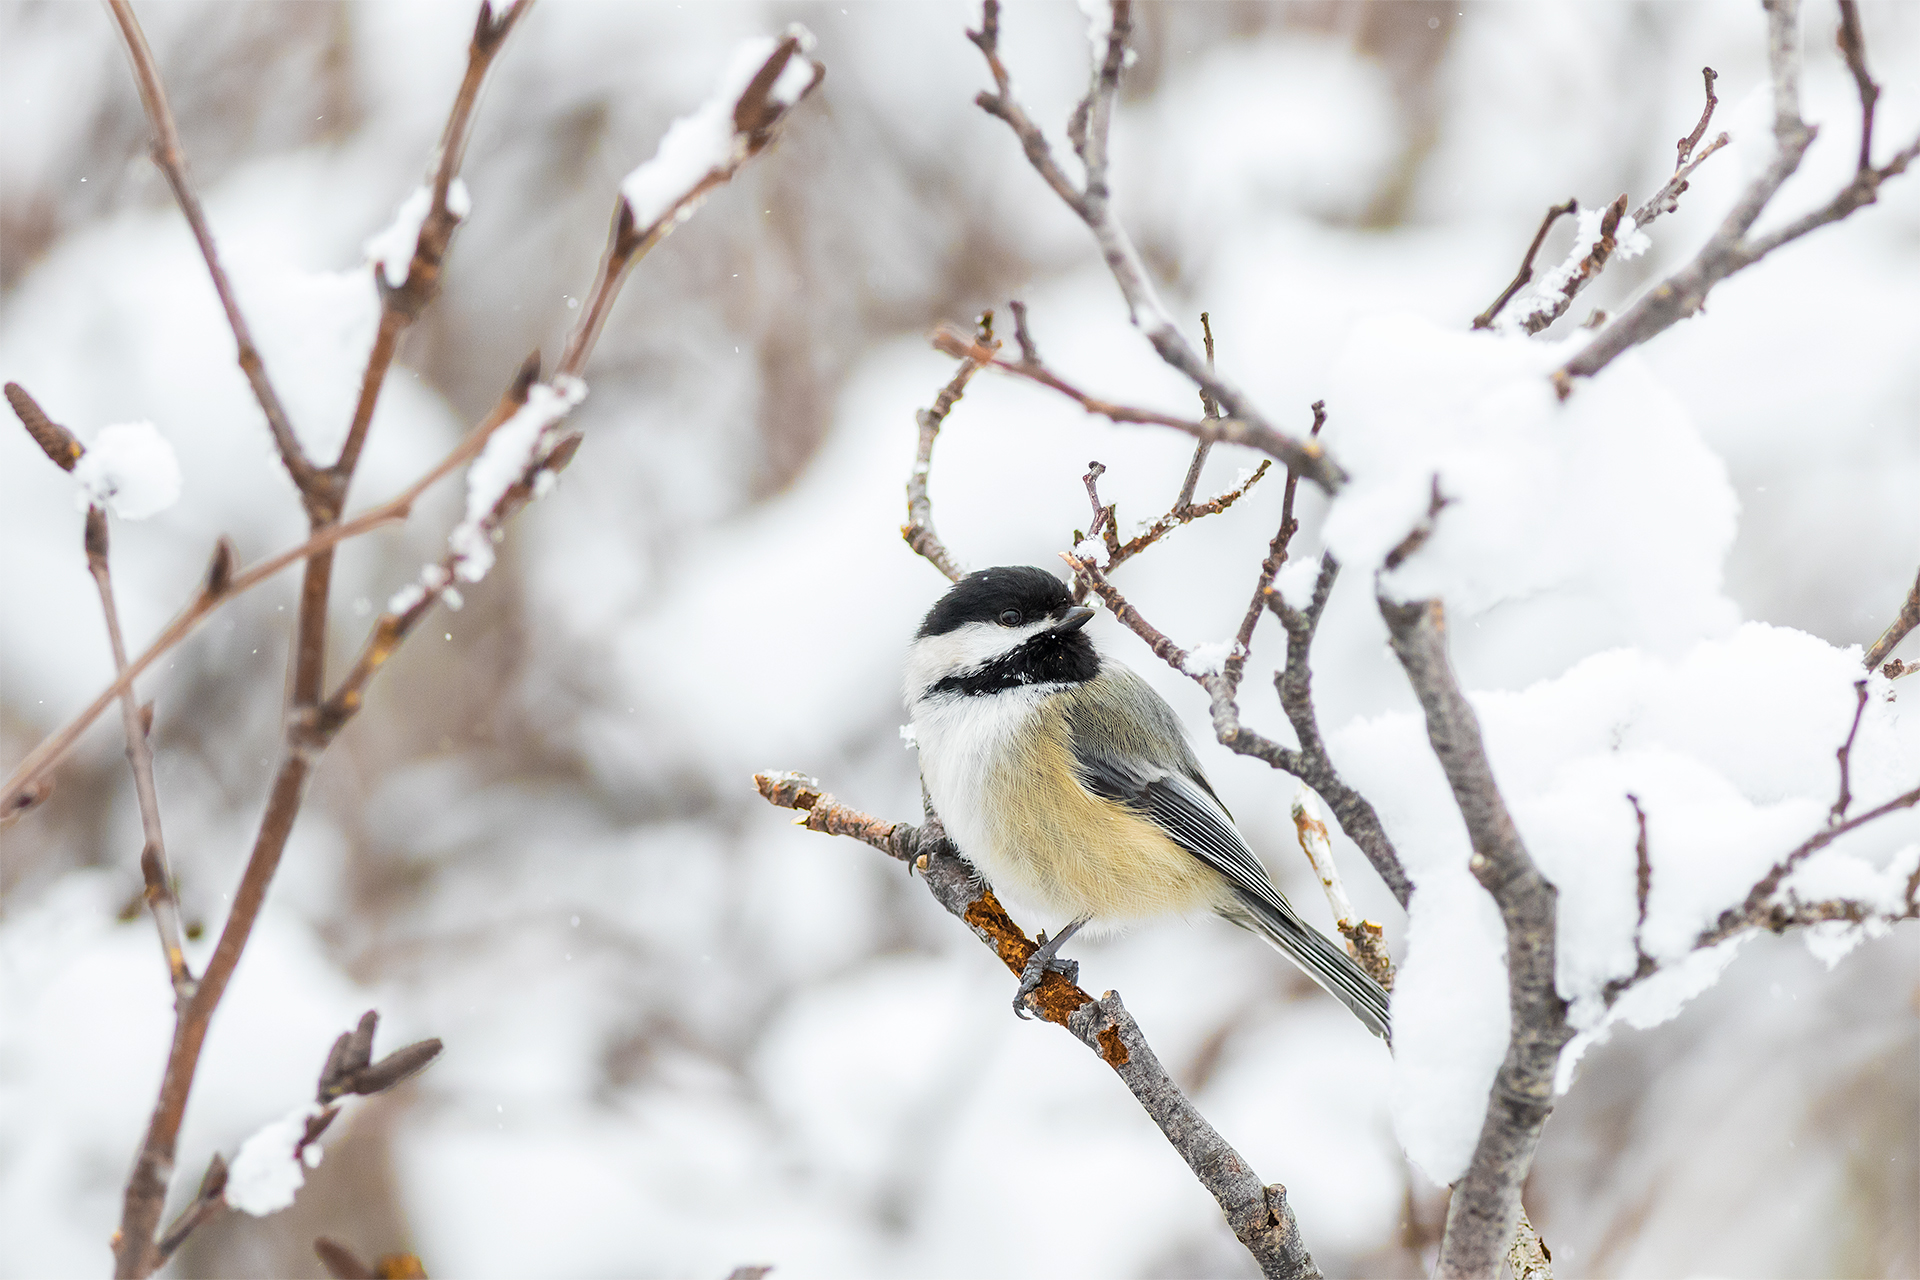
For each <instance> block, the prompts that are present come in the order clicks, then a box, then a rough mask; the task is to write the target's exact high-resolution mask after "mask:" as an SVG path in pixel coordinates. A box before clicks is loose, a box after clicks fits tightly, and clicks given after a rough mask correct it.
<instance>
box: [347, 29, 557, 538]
mask: <svg viewBox="0 0 1920 1280" xmlns="http://www.w3.org/2000/svg"><path fill="white" fill-rule="evenodd" d="M532 7H533V0H514V3H513V4H511V5H509V6H508V7H507V11H506V12H505V13H503V14H501V15H500V16H499V17H498V18H495V17H494V16H493V10H492V8H491V6H489V5H487V4H482V5H481V6H480V12H479V16H478V17H477V18H476V19H475V22H474V28H473V37H472V39H471V40H469V41H468V44H467V70H466V74H465V75H464V76H462V77H461V80H460V88H459V90H458V91H457V92H456V93H455V94H454V98H453V107H452V108H451V110H449V111H448V113H447V123H446V127H445V128H443V129H442V130H441V133H440V142H439V145H438V146H437V147H435V148H434V157H433V164H432V167H431V178H430V186H429V190H430V191H431V192H432V195H431V197H430V202H429V205H428V208H427V216H426V217H425V219H423V220H422V221H421V223H420V233H419V235H418V236H416V237H415V239H414V247H413V258H412V260H411V261H410V262H409V263H408V264H407V277H406V279H405V280H404V281H403V282H402V283H401V284H400V285H398V286H397V287H396V286H393V285H389V284H388V283H387V274H386V270H385V266H386V264H385V263H379V262H376V263H374V264H373V268H374V277H373V278H374V284H375V285H376V286H377V287H378V289H379V291H380V328H379V330H378V332H376V333H375V335H374V340H373V348H372V350H371V351H370V352H369V353H368V355H367V367H366V370H365V372H363V373H362V374H361V375H360V398H359V400H358V401H357V402H356V403H355V405H354V409H353V421H352V422H351V423H349V424H348V427H347V436H346V441H345V443H344V444H343V445H342V446H341V448H340V456H339V457H338V458H337V459H336V460H335V461H334V463H333V465H332V467H331V470H332V472H333V474H334V476H335V478H336V479H337V480H338V481H339V491H338V493H337V494H336V495H335V497H336V500H337V501H342V502H343V501H345V499H346V486H347V483H348V482H349V481H350V480H351V478H352V476H353V472H354V469H355V468H356V467H357V466H358V464H359V460H360V451H361V449H362V447H364V445H365V444H366V439H367V429H368V428H369V427H370V426H371V425H372V423H373V411H374V407H375V405H376V404H377V403H378V401H379V398H380V390H381V388H382V387H383V386H384V385H385V383H386V377H387V372H388V370H389V369H390V368H391V367H392V364H393V357H394V355H395V353H396V352H397V351H398V350H399V347H400V337H401V335H402V334H404V333H405V332H406V330H407V328H408V326H410V325H411V324H412V323H413V322H414V321H415V320H417V319H418V318H419V317H420V315H421V314H422V313H423V312H424V311H425V310H426V308H427V305H428V303H430V302H431V301H432V300H433V297H434V295H435V294H436V293H437V292H438V291H439V287H440V269H441V264H442V262H443V261H444V260H445V258H446V254H447V247H448V245H449V244H450V243H451V241H452V239H453V233H454V230H455V229H456V228H457V227H458V226H459V225H460V216H461V215H459V214H457V213H455V212H454V211H453V209H452V207H451V204H450V203H449V193H450V192H451V191H452V190H453V183H454V179H455V178H456V177H457V176H458V175H459V172H460V165H461V163H462V161H463V159H464V158H465V156H466V151H467V139H468V138H469V137H470V136H471V135H472V131H473V129H472V126H473V116H474V107H475V106H476V105H478V103H479V101H480V87H481V85H482V83H483V82H484V81H485V80H486V76H487V72H488V70H489V69H490V68H491V67H492V66H493V60H494V57H495V56H496V55H497V54H498V53H499V52H500V50H501V48H502V47H504V46H505V44H506V40H507V36H508V35H510V34H511V33H512V31H513V28H514V25H515V24H516V23H518V22H519V21H520V19H521V18H522V17H523V16H525V14H526V12H527V10H529V9H531V8H532Z"/></svg>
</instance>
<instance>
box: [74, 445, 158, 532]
mask: <svg viewBox="0 0 1920 1280" xmlns="http://www.w3.org/2000/svg"><path fill="white" fill-rule="evenodd" d="M73 478H74V481H75V482H76V483H77V484H78V485H79V486H80V489H79V492H78V493H76V494H74V503H75V505H76V506H78V507H79V508H80V509H81V510H82V511H85V510H86V509H87V508H88V507H90V506H94V507H110V508H111V509H112V511H113V514H115V515H117V516H119V517H120V518H121V519H123V520H144V519H146V518H147V517H148V516H151V515H158V514H159V513H160V512H162V511H165V510H166V509H167V508H168V507H170V506H172V505H173V504H174V502H175V501H176V500H178V499H179V497H180V462H179V460H178V459H177V458H175V457H174V456H173V446H172V445H170V444H168V443H167V438H166V437H165V436H163V435H161V434H160V429H159V428H158V427H156V426H154V425H153V424H152V423H151V422H122V423H116V424H115V425H113V426H110V427H102V428H101V429H100V434H99V435H98V436H95V437H94V441H93V443H92V444H91V445H89V446H87V451H86V453H84V454H83V455H81V458H80V461H78V462H76V463H75V464H74V466H73Z"/></svg>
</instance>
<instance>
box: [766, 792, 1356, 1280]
mask: <svg viewBox="0 0 1920 1280" xmlns="http://www.w3.org/2000/svg"><path fill="white" fill-rule="evenodd" d="M753 781H754V786H755V787H756V788H758V790H759V792H760V794H761V795H762V796H763V797H765V798H766V800H767V801H768V802H769V803H771V804H774V805H777V806H779V807H780V808H783V809H796V810H798V811H800V813H801V814H802V815H803V816H802V817H801V818H799V819H798V820H797V822H798V825H800V826H804V827H806V828H807V829H808V830H810V831H820V832H825V833H827V834H829V835H844V836H850V837H852V838H853V839H856V840H860V841H862V842H864V843H866V844H869V845H872V846H873V847H874V848H876V849H878V850H880V851H881V852H882V853H885V854H886V855H887V856H888V857H891V858H894V859H896V860H898V861H900V862H904V863H906V864H907V866H908V867H909V868H910V869H911V870H913V871H918V872H919V873H920V877H921V879H922V880H923V881H924V882H925V883H926V886H927V889H928V891H929V892H931V893H932V894H933V896H934V899H935V901H937V902H939V904H940V905H941V906H942V907H945V908H946V910H947V911H948V913H949V914H951V915H953V916H955V917H957V918H958V919H959V920H961V921H962V922H964V923H965V924H966V925H967V927H968V928H970V929H972V930H973V933H974V936H975V937H977V938H979V939H980V940H981V941H982V942H984V943H985V944H986V945H987V946H989V947H991V948H992V949H993V951H994V954H996V955H998V956H999V957H1000V961H1001V963H1002V964H1004V965H1006V966H1007V968H1008V969H1009V970H1011V971H1012V972H1013V973H1014V974H1016V975H1017V974H1020V973H1021V972H1022V971H1023V970H1024V969H1025V967H1026V963H1027V961H1028V959H1029V958H1030V957H1031V956H1032V955H1033V953H1034V951H1035V950H1036V949H1037V946H1038V944H1036V943H1035V942H1033V941H1032V940H1031V939H1029V938H1028V937H1027V936H1026V933H1025V932H1024V931H1022V930H1021V928H1020V927H1019V926H1018V925H1016V924H1015V923H1014V922H1013V920H1012V918H1011V917H1009V916H1008V915H1007V913H1006V910H1005V909H1004V908H1003V907H1002V906H1001V905H1000V902H999V900H998V899H997V898H995V897H994V894H993V890H992V889H990V888H988V887H987V886H985V885H984V884H982V883H981V881H980V878H979V875H978V873H977V872H975V871H974V869H973V866H972V864H970V863H968V862H967V860H966V859H964V858H962V857H961V856H960V854H959V852H958V851H957V850H955V849H954V847H953V845H952V843H951V842H949V841H948V840H947V838H946V833H945V832H944V831H943V830H941V829H940V827H939V826H938V821H937V818H936V817H934V816H932V815H930V816H929V821H928V824H927V825H926V826H923V827H915V826H912V825H910V824H908V823H904V822H887V821H884V820H882V819H879V818H875V817H872V816H870V815H868V814H865V813H861V812H859V811H858V810H855V809H849V808H847V807H846V806H845V805H843V804H841V803H840V802H839V801H837V800H835V799H834V798H833V797H832V796H831V795H829V794H828V793H827V792H825V791H824V790H822V789H821V787H820V784H819V783H818V782H817V781H815V780H814V779H812V778H809V777H806V776H804V775H802V774H797V773H760V774H755V775H754V779H753ZM1030 1007H1031V1008H1032V1009H1033V1011H1034V1012H1035V1013H1037V1014H1038V1015H1039V1016H1040V1017H1041V1018H1043V1019H1045V1020H1046V1021H1048V1022H1054V1023H1058V1024H1059V1025H1060V1026H1063V1027H1065V1028H1066V1029H1067V1030H1069V1031H1071V1032H1072V1033H1073V1034H1074V1035H1075V1036H1076V1037H1078V1038H1079V1040H1080V1041H1081V1043H1083V1044H1085V1045H1086V1046H1087V1047H1088V1048H1089V1049H1092V1050H1093V1051H1094V1052H1095V1053H1097V1054H1099V1055H1100V1060H1101V1061H1102V1062H1104V1063H1106V1064H1107V1065H1108V1066H1109V1067H1111V1068H1113V1071H1114V1074H1116V1075H1118V1076H1119V1077H1120V1079H1121V1081H1122V1083H1124V1084H1125V1085H1126V1086H1127V1089H1128V1090H1129V1091H1130V1092H1131V1093H1132V1094H1133V1096H1134V1097H1135V1098H1136V1099H1137V1100H1138V1101H1139V1103H1140V1105H1141V1107H1142V1108H1143V1109H1144V1110H1145V1111H1146V1113H1147V1114H1148V1115H1149V1116H1150V1117H1152V1119H1153V1122H1154V1123H1155V1124H1156V1125H1158V1126H1159V1127H1160V1131H1161V1133H1163V1134H1165V1135H1166V1138H1167V1141H1168V1142H1169V1143H1171V1144H1172V1145H1173V1148H1174V1150H1175V1151H1177V1152H1179V1153H1180V1157H1181V1158H1182V1159H1183V1160H1185V1161H1186V1162H1187V1167H1188V1168H1190V1169H1192V1170H1193V1174H1194V1177H1196V1178H1197V1179H1199V1181H1200V1184H1201V1185H1202V1186H1204V1187H1205V1188H1206V1189H1207V1191H1208V1192H1209V1193H1211V1194H1212V1196H1213V1198H1214V1200H1215V1201H1216V1202H1218V1204H1219V1205H1220V1210H1221V1212H1222V1213H1223V1214H1225V1215H1226V1219H1227V1225H1228V1226H1230V1227H1231V1228H1232V1229H1233V1233H1234V1236H1235V1237H1236V1238H1237V1239H1238V1240H1239V1241H1240V1243H1241V1244H1243V1245H1245V1246H1246V1248H1247V1251H1248V1252H1249V1253H1251V1254H1252V1255H1253V1257H1254V1261H1255V1262H1257V1263H1258V1264H1259V1266H1260V1271H1261V1274H1262V1275H1265V1276H1269V1277H1276V1278H1277V1277H1297V1278H1298V1280H1315V1278H1317V1277H1319V1276H1320V1270H1319V1268H1318V1267H1316V1266H1315V1265H1314V1263H1313V1259H1312V1257H1311V1256H1309V1254H1308V1253H1307V1250H1306V1246H1305V1244H1304V1243H1303V1242H1302V1241H1301V1239H1300V1227H1299V1224H1298V1223H1297V1222H1296V1221H1295V1220H1294V1216H1293V1209H1292V1206H1291V1205H1289V1204H1288V1203H1287V1198H1286V1189H1285V1188H1284V1187H1281V1186H1279V1185H1272V1186H1265V1185H1262V1184H1261V1182H1260V1179H1259V1178H1258V1177H1257V1176H1256V1175H1255V1174H1254V1172H1253V1170H1252V1168H1251V1167H1249V1166H1248V1164H1247V1162H1246V1161H1245V1160H1244V1159H1243V1158H1241V1156H1240V1154H1239V1152H1237V1151H1235V1150H1234V1149H1233V1147H1232V1146H1230V1145H1229V1144H1228V1143H1227V1141H1226V1139H1224V1138H1222V1137H1221V1136H1220V1133H1219V1131H1218V1130H1216V1129H1215V1128H1214V1127H1213V1126H1212V1125H1211V1124H1209V1123H1208V1122H1207V1119H1206V1117H1205V1116H1203V1115H1201V1114H1200V1112H1199V1111H1198V1110H1196V1109H1195V1107H1194V1105H1193V1103H1192V1102H1190V1101H1189V1100H1188V1099H1187V1097H1186V1095H1185V1094H1183V1093H1181V1092H1180V1088H1179V1086H1177V1085H1175V1084H1174V1083H1173V1081H1172V1079H1171V1078H1169V1077H1168V1075H1167V1073H1166V1070H1165V1068H1163V1067H1162V1066H1161V1065H1160V1060H1159V1059H1158V1058H1157V1057H1156V1056H1155V1055H1154V1053H1153V1050H1152V1049H1151V1048H1150V1047H1149V1046H1148V1044H1147V1041H1146V1037H1145V1035H1144V1034H1143V1033H1142V1032H1141V1030H1140V1027H1139V1025H1138V1024H1137V1023H1135V1022H1134V1020H1133V1015H1131V1014H1130V1013H1128V1012H1127V1010H1126V1008H1125V1006H1124V1005H1122V1004H1121V1002H1120V997H1119V995H1118V994H1116V993H1114V992H1111V991H1109V992H1108V993H1107V994H1106V995H1104V996H1102V997H1101V998H1100V999H1098V1000H1095V999H1094V998H1093V997H1092V996H1090V995H1088V994H1087V993H1086V992H1085V991H1082V990H1081V989H1080V988H1079V987H1078V986H1076V985H1074V984H1073V983H1071V982H1069V981H1067V979H1066V978H1065V977H1063V976H1062V975H1060V974H1059V973H1056V972H1054V971H1052V970H1048V971H1047V973H1046V974H1045V975H1044V976H1043V977H1042V979H1041V983H1040V987H1039V989H1038V990H1037V991H1036V992H1035V993H1034V995H1033V997H1032V1003H1031V1005H1030Z"/></svg>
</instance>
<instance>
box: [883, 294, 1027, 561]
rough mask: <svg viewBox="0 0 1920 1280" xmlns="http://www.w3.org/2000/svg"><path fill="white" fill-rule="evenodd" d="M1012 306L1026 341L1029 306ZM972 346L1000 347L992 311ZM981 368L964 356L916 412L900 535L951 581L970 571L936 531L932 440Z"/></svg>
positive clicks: (982, 319)
mask: <svg viewBox="0 0 1920 1280" xmlns="http://www.w3.org/2000/svg"><path fill="white" fill-rule="evenodd" d="M1013 306H1014V308H1015V309H1014V317H1015V321H1016V323H1017V324H1018V326H1019V332H1020V335H1021V340H1022V342H1023V344H1024V343H1025V342H1026V341H1027V338H1026V308H1025V307H1024V306H1023V305H1022V304H1021V303H1018V302H1016V303H1014V304H1013ZM973 346H974V347H977V348H980V349H982V350H986V351H988V352H992V351H997V350H999V349H1000V343H999V341H998V340H997V339H995V338H994V336H993V312H991V311H987V312H983V313H981V316H980V323H979V325H978V327H977V329H976V330H975V333H974V342H973ZM979 371H980V362H979V361H977V360H975V359H973V358H972V357H971V356H962V357H961V358H960V367H959V368H958V369H955V370H954V371H953V377H952V378H951V379H949V380H948V382H947V385H946V386H944V387H942V388H941V389H940V394H939V395H937V396H935V397H934V399H933V405H932V406H931V407H930V408H926V409H921V410H920V411H919V412H917V413H915V414H914V421H915V422H916V423H917V424H918V426H919V428H920V445H919V448H918V449H917V450H916V451H915V453H914V455H913V471H912V473H911V474H909V475H908V477H907V522H906V523H905V524H903V525H901V526H900V536H901V537H902V538H905V539H906V540H907V545H908V546H910V547H912V548H913V549H914V550H915V551H916V552H918V553H919V554H920V555H921V556H924V557H925V558H926V559H927V561H928V562H929V563H930V564H932V565H933V567H934V568H936V569H938V570H939V571H940V572H941V573H944V574H946V575H947V581H949V582H958V581H959V580H960V579H961V578H962V577H964V576H965V575H966V572H967V571H966V570H965V569H964V568H962V567H961V566H960V563H959V561H957V560H955V559H954V558H953V554H952V553H951V552H949V551H948V550H947V545H946V544H945V543H944V542H942V541H940V535H939V534H937V533H935V532H934V529H933V499H932V498H931V497H929V496H928V494H927V478H928V476H929V474H930V473H931V472H932V470H933V442H934V441H935V440H937V439H938V438H939V436H940V427H941V425H942V424H943V423H945V422H946V420H947V415H948V414H949V413H952V412H953V406H954V405H956V404H958V403H959V401H960V397H961V395H963V394H964V393H965V392H966V389H967V383H969V382H971V381H973V375H974V374H976V373H978V372H979Z"/></svg>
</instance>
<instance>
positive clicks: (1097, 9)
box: [1080, 0, 1113, 67]
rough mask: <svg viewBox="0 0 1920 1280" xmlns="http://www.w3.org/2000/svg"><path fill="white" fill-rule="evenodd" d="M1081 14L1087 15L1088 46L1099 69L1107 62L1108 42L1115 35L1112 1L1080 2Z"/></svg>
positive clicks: (1089, 0) (1084, 0) (1082, 0)
mask: <svg viewBox="0 0 1920 1280" xmlns="http://www.w3.org/2000/svg"><path fill="white" fill-rule="evenodd" d="M1080 12H1081V13H1084V14H1085V15H1087V44H1088V45H1089V46H1090V47H1091V48H1092V50H1093V65H1094V66H1096V67H1097V66H1099V65H1101V64H1102V63H1103V62H1105V61H1106V60H1107V40H1108V38H1109V37H1111V36H1112V34H1113V4H1112V0H1080Z"/></svg>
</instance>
